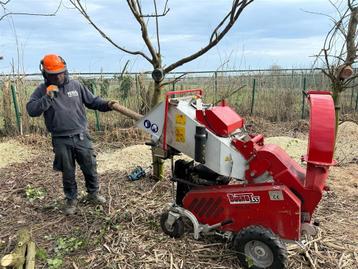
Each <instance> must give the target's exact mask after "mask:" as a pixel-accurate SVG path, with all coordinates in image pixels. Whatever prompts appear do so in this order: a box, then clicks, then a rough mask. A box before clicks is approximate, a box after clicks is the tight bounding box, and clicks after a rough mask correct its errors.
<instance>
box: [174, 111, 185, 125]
mask: <svg viewBox="0 0 358 269" xmlns="http://www.w3.org/2000/svg"><path fill="white" fill-rule="evenodd" d="M175 123H176V124H181V125H185V123H186V117H185V115H183V114H176V115H175Z"/></svg>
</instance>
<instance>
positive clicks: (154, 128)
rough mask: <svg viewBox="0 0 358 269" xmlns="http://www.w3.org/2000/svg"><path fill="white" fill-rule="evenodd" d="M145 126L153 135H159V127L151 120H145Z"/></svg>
mask: <svg viewBox="0 0 358 269" xmlns="http://www.w3.org/2000/svg"><path fill="white" fill-rule="evenodd" d="M143 124H144V127H145V128H147V129H149V128H150V130H151V131H152V132H153V133H157V132H158V130H159V127H158V125H157V124H155V123H151V122H150V120H145V121H144V122H143Z"/></svg>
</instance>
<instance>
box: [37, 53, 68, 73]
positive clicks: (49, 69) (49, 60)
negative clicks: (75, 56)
mask: <svg viewBox="0 0 358 269" xmlns="http://www.w3.org/2000/svg"><path fill="white" fill-rule="evenodd" d="M40 70H41V72H42V73H44V72H45V73H47V74H59V73H62V72H65V71H66V70H67V67H66V62H65V60H64V59H63V58H62V57H61V56H59V55H56V54H47V55H45V56H44V57H43V59H42V60H41V63H40Z"/></svg>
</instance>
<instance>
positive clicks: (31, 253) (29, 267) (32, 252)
mask: <svg viewBox="0 0 358 269" xmlns="http://www.w3.org/2000/svg"><path fill="white" fill-rule="evenodd" d="M35 256H36V244H35V242H33V241H30V242H29V243H28V244H27V253H26V266H25V269H35Z"/></svg>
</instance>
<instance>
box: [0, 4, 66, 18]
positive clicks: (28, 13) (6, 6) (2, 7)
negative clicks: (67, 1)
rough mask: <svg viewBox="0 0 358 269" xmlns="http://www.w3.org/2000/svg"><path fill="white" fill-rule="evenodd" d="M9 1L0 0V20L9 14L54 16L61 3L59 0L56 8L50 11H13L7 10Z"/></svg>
mask: <svg viewBox="0 0 358 269" xmlns="http://www.w3.org/2000/svg"><path fill="white" fill-rule="evenodd" d="M11 1H12V0H6V1H0V7H1V9H2V15H0V21H1V20H3V19H4V18H5V17H7V16H11V15H27V16H46V17H48V16H55V15H56V13H57V12H58V10H59V9H60V7H61V4H62V0H61V1H60V2H59V4H58V6H57V8H56V10H55V11H53V12H51V13H31V12H13V11H11V10H9V8H8V4H9V3H10V2H11Z"/></svg>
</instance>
